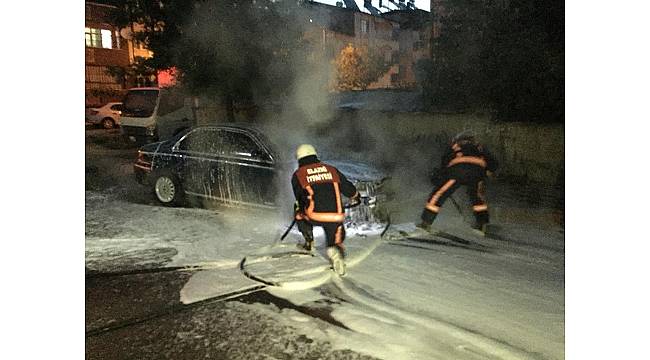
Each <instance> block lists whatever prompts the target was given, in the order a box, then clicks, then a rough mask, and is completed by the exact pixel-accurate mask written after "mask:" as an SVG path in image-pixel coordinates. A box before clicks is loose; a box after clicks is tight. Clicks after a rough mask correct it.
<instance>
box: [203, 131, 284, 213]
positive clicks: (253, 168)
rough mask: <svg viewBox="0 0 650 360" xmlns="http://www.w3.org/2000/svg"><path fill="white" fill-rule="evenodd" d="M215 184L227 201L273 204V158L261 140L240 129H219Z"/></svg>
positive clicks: (214, 172)
mask: <svg viewBox="0 0 650 360" xmlns="http://www.w3.org/2000/svg"><path fill="white" fill-rule="evenodd" d="M219 137H220V141H219V153H220V154H219V159H218V161H216V162H215V163H214V164H213V166H214V169H213V179H214V181H215V184H214V188H215V189H218V190H217V191H219V193H220V194H221V195H222V198H223V199H224V200H225V201H228V202H233V203H245V204H250V205H254V206H263V207H267V206H273V205H274V200H275V199H274V197H275V192H274V191H273V189H274V181H275V179H274V174H275V171H274V162H273V159H272V158H271V156H270V154H268V152H266V150H264V147H263V146H261V144H260V142H259V140H257V139H255V137H254V136H253V135H252V134H250V133H248V132H246V131H245V130H240V129H222V130H220V135H219Z"/></svg>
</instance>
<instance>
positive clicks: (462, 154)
mask: <svg viewBox="0 0 650 360" xmlns="http://www.w3.org/2000/svg"><path fill="white" fill-rule="evenodd" d="M498 166H499V164H498V162H497V161H496V159H495V158H494V157H493V156H492V154H491V153H490V152H489V151H488V150H487V149H486V148H485V147H484V146H483V145H481V144H479V143H478V142H477V141H476V139H475V137H474V135H473V134H472V133H471V132H463V133H460V134H458V135H456V136H455V137H454V138H453V139H452V141H451V144H450V146H449V148H448V149H447V151H446V152H445V154H444V155H443V157H442V163H441V168H440V170H439V171H438V174H437V176H434V177H433V178H432V181H433V183H434V186H433V190H432V191H431V194H430V195H429V197H428V199H427V203H426V205H425V206H424V210H423V211H422V216H421V219H422V223H420V224H419V225H418V227H419V228H421V229H424V230H426V231H429V232H431V224H432V223H433V221H434V220H435V218H436V216H437V215H438V212H440V208H441V207H442V204H443V203H444V202H445V200H447V198H448V197H449V196H450V195H451V194H452V193H453V192H454V191H456V189H458V187H459V186H461V185H465V186H466V187H467V195H468V196H469V200H470V202H471V204H472V210H473V211H474V216H475V218H476V223H475V224H474V229H476V230H478V231H479V232H481V233H482V234H485V228H486V225H487V224H488V223H489V221H490V216H489V213H488V206H487V203H486V201H485V177H486V175H491V173H493V172H494V171H496V169H497V168H498Z"/></svg>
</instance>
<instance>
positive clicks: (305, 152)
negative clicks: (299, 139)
mask: <svg viewBox="0 0 650 360" xmlns="http://www.w3.org/2000/svg"><path fill="white" fill-rule="evenodd" d="M310 155H316V156H318V154H316V149H315V148H314V147H313V146H311V145H309V144H302V145H300V146H298V148H297V149H296V160H300V159H302V158H304V157H306V156H310Z"/></svg>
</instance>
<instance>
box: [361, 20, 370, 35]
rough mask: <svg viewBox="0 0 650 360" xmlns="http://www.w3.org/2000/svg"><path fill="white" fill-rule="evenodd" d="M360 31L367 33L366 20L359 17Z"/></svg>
mask: <svg viewBox="0 0 650 360" xmlns="http://www.w3.org/2000/svg"><path fill="white" fill-rule="evenodd" d="M361 33H362V34H367V33H368V21H367V20H363V19H361Z"/></svg>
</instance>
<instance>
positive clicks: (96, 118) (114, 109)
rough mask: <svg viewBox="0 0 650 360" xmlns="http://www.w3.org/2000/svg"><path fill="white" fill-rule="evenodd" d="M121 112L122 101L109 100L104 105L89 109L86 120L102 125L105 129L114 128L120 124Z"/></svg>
mask: <svg viewBox="0 0 650 360" xmlns="http://www.w3.org/2000/svg"><path fill="white" fill-rule="evenodd" d="M121 114H122V103H121V102H109V103H107V104H106V105H104V106H102V107H98V108H89V109H87V110H86V122H87V123H90V124H93V125H102V127H104V129H112V128H114V127H115V126H118V125H120V115H121Z"/></svg>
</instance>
